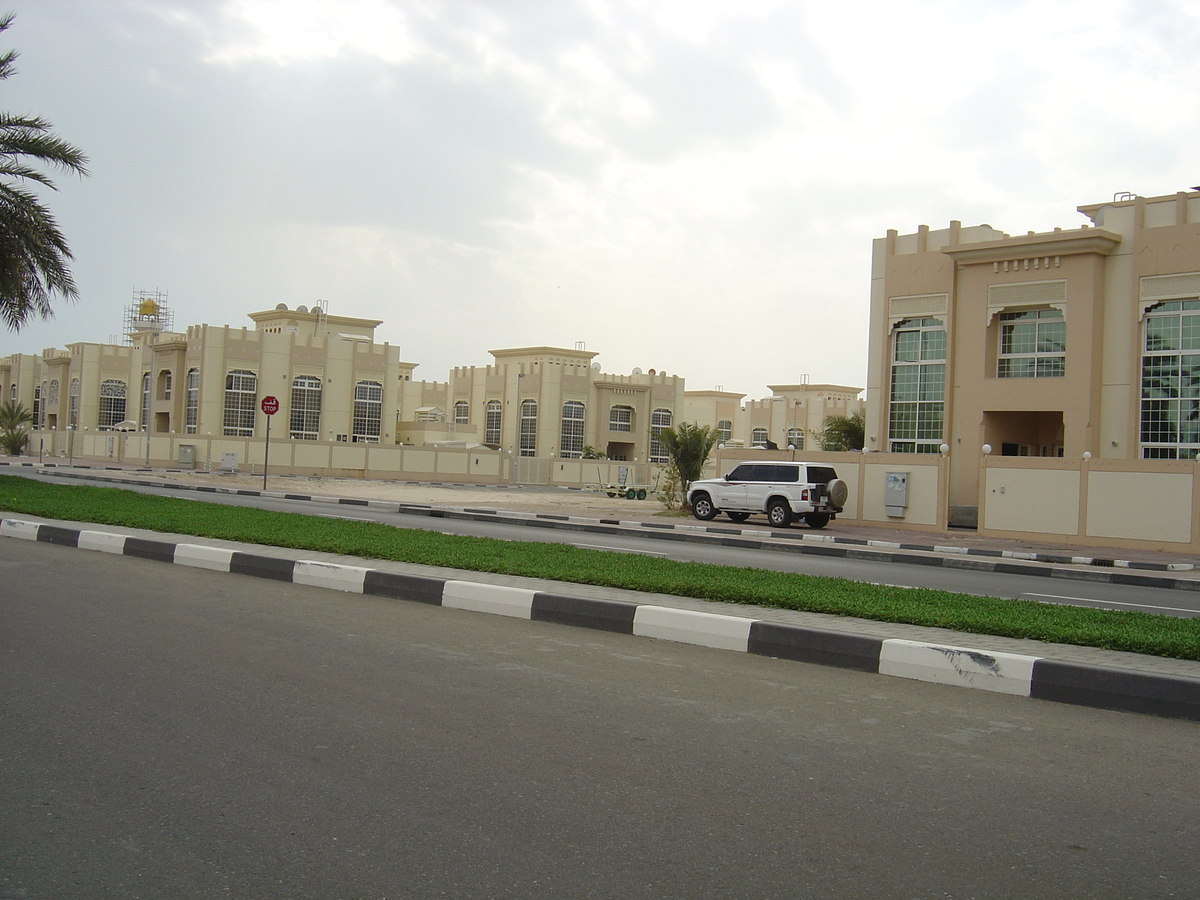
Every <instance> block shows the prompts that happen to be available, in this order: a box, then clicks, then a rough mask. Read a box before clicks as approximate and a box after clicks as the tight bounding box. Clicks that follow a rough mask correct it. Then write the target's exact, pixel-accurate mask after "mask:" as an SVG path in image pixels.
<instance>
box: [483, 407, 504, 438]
mask: <svg viewBox="0 0 1200 900" xmlns="http://www.w3.org/2000/svg"><path fill="white" fill-rule="evenodd" d="M500 422H501V411H500V401H499V400H489V401H488V404H487V408H486V409H485V411H484V419H483V442H484V443H485V444H491V445H492V446H494V447H495V446H499V444H500Z"/></svg>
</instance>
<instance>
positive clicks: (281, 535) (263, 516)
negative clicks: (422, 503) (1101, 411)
mask: <svg viewBox="0 0 1200 900" xmlns="http://www.w3.org/2000/svg"><path fill="white" fill-rule="evenodd" d="M0 509H3V510H7V511H9V512H13V513H24V514H26V515H34V516H43V517H45V518H50V519H67V520H75V521H82V522H93V523H96V524H99V525H121V526H125V527H130V528H145V529H149V530H151V531H161V532H170V533H175V534H191V535H197V536H200V537H209V538H220V539H224V540H230V541H241V542H245V543H252V544H266V545H270V546H276V547H292V548H295V549H301V550H312V551H319V552H324V553H335V554H341V555H346V556H357V557H362V558H365V559H380V560H395V561H398V562H407V563H417V564H420V565H427V566H442V567H447V568H452V569H464V570H467V571H472V572H494V573H498V574H504V575H520V576H526V577H530V578H545V579H550V580H553V581H565V582H574V583H576V584H594V585H604V586H607V587H614V588H623V589H625V590H632V591H646V592H654V593H662V594H673V595H676V596H683V597H696V598H700V599H704V600H716V601H721V602H725V603H748V604H757V605H759V606H768V607H776V608H780V609H794V610H802V611H806V612H819V613H830V614H833V615H839V616H857V617H860V618H864V619H873V620H876V621H880V622H899V623H905V624H909V625H928V626H932V627H936V628H950V629H953V630H956V631H966V632H972V633H976V634H994V635H1001V636H1005V637H1015V638H1032V639H1035V640H1040V641H1048V642H1051V643H1063V644H1079V645H1082V646H1085V647H1104V648H1107V649H1111V650H1127V651H1131V652H1135V653H1149V654H1153V655H1156V656H1167V657H1175V658H1178V659H1195V660H1200V619H1183V618H1177V617H1171V616H1160V615H1152V614H1150V613H1144V612H1118V611H1113V610H1105V609H1091V608H1085V607H1078V606H1058V605H1052V604H1043V603H1035V602H1031V601H1023V600H1004V599H1000V598H994V597H976V596H973V595H970V594H957V593H952V592H950V591H937V590H930V589H926V588H899V587H885V586H879V585H869V584H862V583H860V582H856V581H849V580H847V579H842V578H827V577H822V576H815V575H797V574H792V573H787V572H771V571H767V570H764V569H755V568H743V567H739V566H717V565H708V564H706V563H693V562H677V561H674V560H668V559H660V558H656V557H646V556H636V555H631V554H624V553H611V552H605V551H600V550H585V549H581V548H578V547H572V546H569V545H565V544H543V543H526V542H522V541H503V540H496V539H494V538H477V537H467V536H457V535H444V534H440V533H437V532H430V531H423V530H419V529H410V528H397V527H394V526H391V525H383V524H379V523H374V522H351V521H346V520H342V519H328V518H322V517H317V516H312V515H305V514H301V513H282V512H272V511H270V510H262V509H253V508H247V507H235V506H224V505H221V504H216V503H204V502H201V501H198V500H192V499H184V498H178V497H156V496H152V495H148V494H138V493H135V492H133V491H127V490H122V489H119V488H99V487H86V486H77V485H58V484H44V483H41V482H37V481H32V480H29V479H26V478H21V477H16V476H8V475H4V476H0Z"/></svg>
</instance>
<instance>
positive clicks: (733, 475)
mask: <svg viewBox="0 0 1200 900" xmlns="http://www.w3.org/2000/svg"><path fill="white" fill-rule="evenodd" d="M753 468H754V466H746V465H742V466H738V467H737V468H736V469H734V470H733V471H732V472H730V473H729V480H730V481H753V480H754V478H753V475H752V473H751V470H752V469H753Z"/></svg>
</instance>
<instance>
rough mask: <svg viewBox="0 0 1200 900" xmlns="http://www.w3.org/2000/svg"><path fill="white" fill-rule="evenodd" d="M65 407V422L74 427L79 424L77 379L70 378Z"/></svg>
mask: <svg viewBox="0 0 1200 900" xmlns="http://www.w3.org/2000/svg"><path fill="white" fill-rule="evenodd" d="M68 402H69V404H70V405H69V406H68V407H67V424H68V425H70V426H71V427H75V426H76V425H78V424H79V379H78V378H72V379H71V395H70V399H69V401H68Z"/></svg>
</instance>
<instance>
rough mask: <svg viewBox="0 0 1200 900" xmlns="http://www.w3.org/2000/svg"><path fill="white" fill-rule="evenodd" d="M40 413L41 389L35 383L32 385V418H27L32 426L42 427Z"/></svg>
mask: <svg viewBox="0 0 1200 900" xmlns="http://www.w3.org/2000/svg"><path fill="white" fill-rule="evenodd" d="M41 414H42V389H41V388H40V387H38V386H37V385H34V387H33V418H32V419H30V420H29V421H30V422H31V423H32V424H33V427H34V428H41V427H42V420H41V418H40V417H41Z"/></svg>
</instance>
